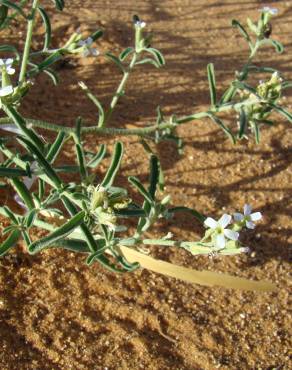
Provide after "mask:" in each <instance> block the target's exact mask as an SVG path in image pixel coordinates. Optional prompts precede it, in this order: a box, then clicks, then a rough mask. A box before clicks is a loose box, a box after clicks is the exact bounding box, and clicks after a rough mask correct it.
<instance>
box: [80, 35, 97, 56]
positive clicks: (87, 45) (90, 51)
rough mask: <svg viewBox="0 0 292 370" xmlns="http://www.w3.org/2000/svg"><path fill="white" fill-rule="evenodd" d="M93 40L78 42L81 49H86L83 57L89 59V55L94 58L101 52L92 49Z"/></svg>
mask: <svg viewBox="0 0 292 370" xmlns="http://www.w3.org/2000/svg"><path fill="white" fill-rule="evenodd" d="M93 42H94V41H93V38H92V37H88V38H87V39H86V40H80V41H79V42H78V45H79V46H81V47H84V51H83V56H84V57H88V56H89V55H92V56H94V57H96V56H98V55H99V51H98V50H97V49H96V48H93V47H91V45H92V44H93Z"/></svg>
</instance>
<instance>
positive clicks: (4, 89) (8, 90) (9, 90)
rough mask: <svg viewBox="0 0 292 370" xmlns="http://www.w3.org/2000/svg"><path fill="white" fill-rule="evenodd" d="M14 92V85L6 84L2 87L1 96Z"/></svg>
mask: <svg viewBox="0 0 292 370" xmlns="http://www.w3.org/2000/svg"><path fill="white" fill-rule="evenodd" d="M12 93H13V87H12V86H5V87H2V89H0V96H7V95H10V94H12Z"/></svg>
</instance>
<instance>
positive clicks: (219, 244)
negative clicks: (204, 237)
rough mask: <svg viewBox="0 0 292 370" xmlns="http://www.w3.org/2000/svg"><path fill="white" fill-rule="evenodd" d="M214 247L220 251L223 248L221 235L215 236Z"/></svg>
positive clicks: (223, 239) (223, 243) (223, 240)
mask: <svg viewBox="0 0 292 370" xmlns="http://www.w3.org/2000/svg"><path fill="white" fill-rule="evenodd" d="M215 247H216V248H220V249H222V248H224V247H225V238H224V235H223V234H218V235H217V236H216V240H215Z"/></svg>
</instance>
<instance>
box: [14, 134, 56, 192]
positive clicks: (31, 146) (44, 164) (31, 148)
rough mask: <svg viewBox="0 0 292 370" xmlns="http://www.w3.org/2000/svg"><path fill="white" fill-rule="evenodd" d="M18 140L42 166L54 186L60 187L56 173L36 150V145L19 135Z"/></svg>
mask: <svg viewBox="0 0 292 370" xmlns="http://www.w3.org/2000/svg"><path fill="white" fill-rule="evenodd" d="M17 140H18V142H19V143H20V144H22V145H24V146H25V147H26V148H27V149H28V150H29V151H30V153H31V154H32V155H33V156H34V158H35V159H36V161H37V162H38V163H39V165H40V166H41V167H42V168H43V170H44V172H45V173H46V175H47V176H48V177H49V178H50V179H51V180H52V181H53V182H54V184H55V186H56V187H57V188H58V189H60V188H61V185H62V181H61V180H60V178H59V177H58V175H57V174H56V172H55V170H54V169H53V167H52V166H51V165H50V163H49V162H48V161H47V160H46V158H45V157H44V156H43V154H42V153H41V152H40V151H39V150H38V148H37V147H35V146H34V144H32V143H31V142H30V141H28V140H26V139H25V138H22V137H19V138H17Z"/></svg>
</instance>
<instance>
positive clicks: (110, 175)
mask: <svg viewBox="0 0 292 370" xmlns="http://www.w3.org/2000/svg"><path fill="white" fill-rule="evenodd" d="M122 156H123V144H122V143H121V142H119V141H118V142H117V143H116V145H115V149H114V153H113V156H112V162H111V164H110V167H109V169H108V170H107V173H106V175H105V177H104V179H103V181H102V183H101V185H102V186H104V187H106V188H109V187H110V186H111V185H112V183H113V182H114V179H115V176H116V174H117V172H118V170H119V167H120V164H121V160H122Z"/></svg>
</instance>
